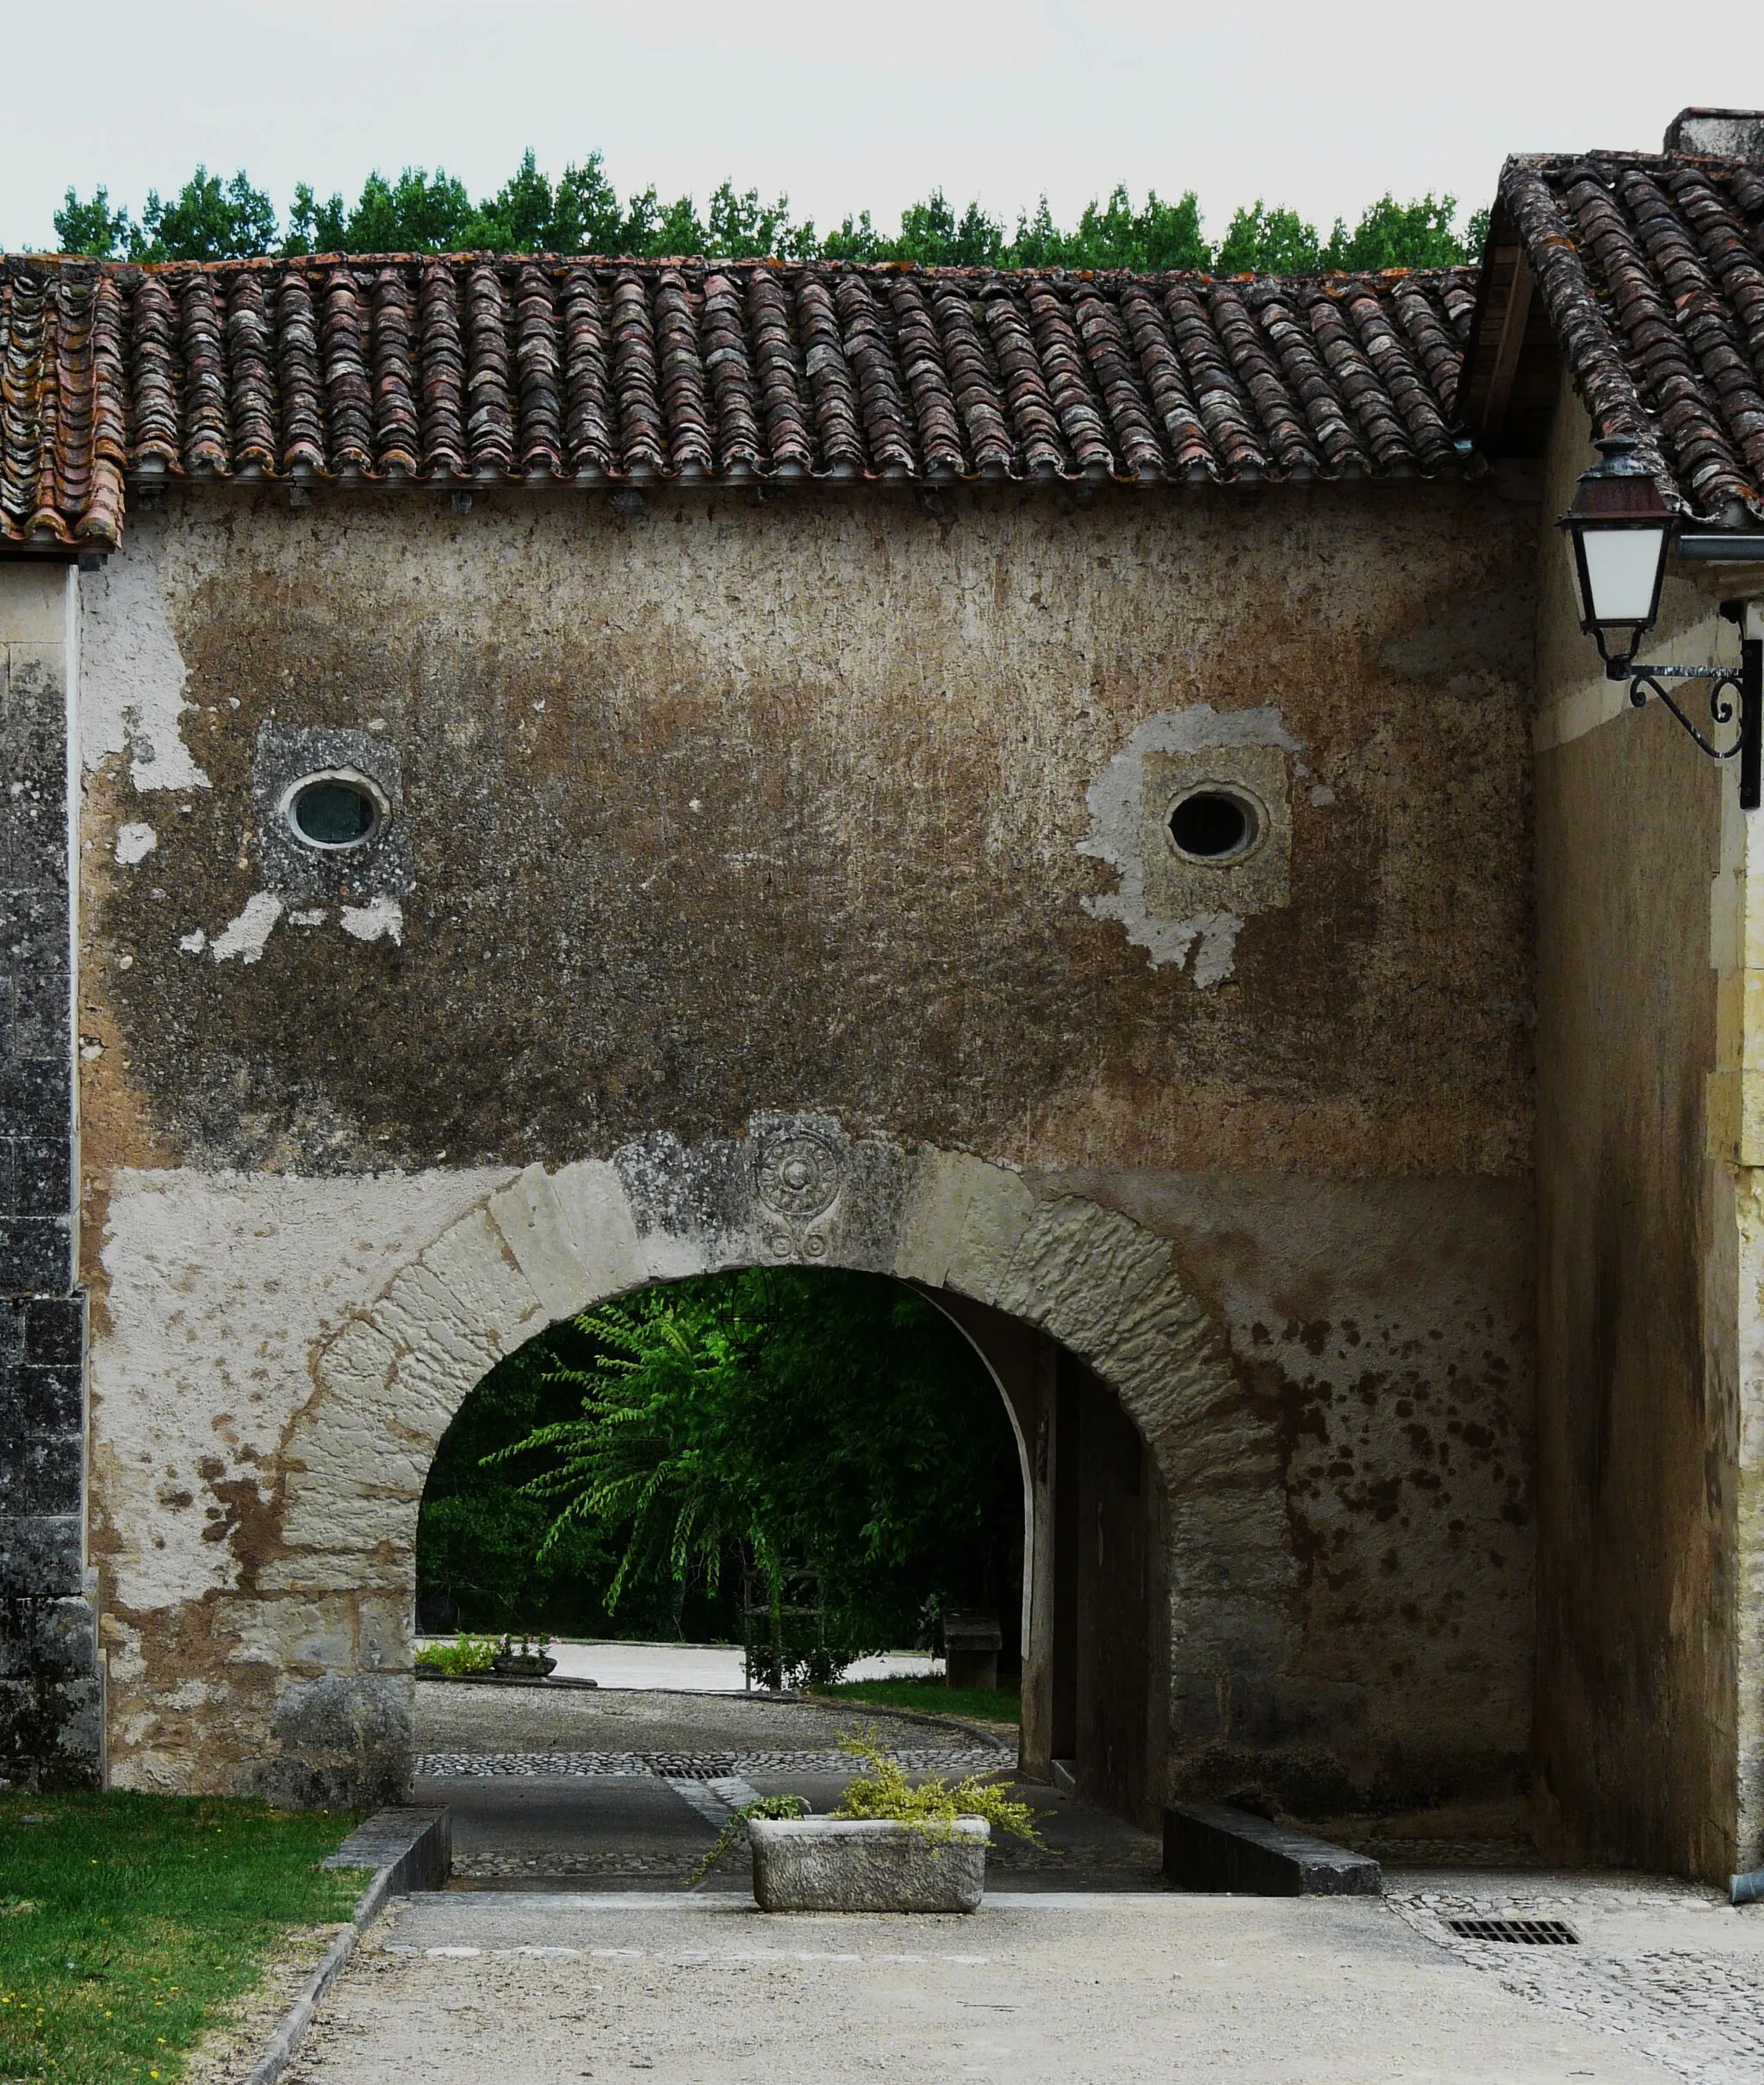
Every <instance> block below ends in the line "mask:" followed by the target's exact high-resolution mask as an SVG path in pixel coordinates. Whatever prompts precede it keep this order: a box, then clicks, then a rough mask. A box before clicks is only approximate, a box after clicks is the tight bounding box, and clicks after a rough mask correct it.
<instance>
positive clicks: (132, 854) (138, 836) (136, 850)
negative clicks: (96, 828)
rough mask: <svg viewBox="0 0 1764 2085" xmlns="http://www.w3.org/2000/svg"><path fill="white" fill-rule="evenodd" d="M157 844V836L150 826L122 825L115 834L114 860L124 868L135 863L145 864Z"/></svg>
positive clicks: (130, 866)
mask: <svg viewBox="0 0 1764 2085" xmlns="http://www.w3.org/2000/svg"><path fill="white" fill-rule="evenodd" d="M158 844H159V836H158V833H157V832H155V831H153V829H152V826H151V825H124V826H121V827H120V828H119V829H118V831H117V834H116V859H117V860H118V861H119V862H121V863H122V865H123V867H124V868H132V867H133V866H134V863H135V862H145V861H146V858H147V856H149V855H150V854H152V851H153V850H154V849H155V848H156V847H157V846H158Z"/></svg>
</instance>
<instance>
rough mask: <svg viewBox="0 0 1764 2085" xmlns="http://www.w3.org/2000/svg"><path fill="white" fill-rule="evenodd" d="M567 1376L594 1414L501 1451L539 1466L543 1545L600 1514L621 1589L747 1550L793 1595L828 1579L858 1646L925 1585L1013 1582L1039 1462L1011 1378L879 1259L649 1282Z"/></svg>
mask: <svg viewBox="0 0 1764 2085" xmlns="http://www.w3.org/2000/svg"><path fill="white" fill-rule="evenodd" d="M571 1330H572V1332H573V1334H574V1335H575V1337H574V1340H573V1341H572V1351H573V1352H574V1353H575V1354H577V1355H580V1354H582V1352H583V1351H584V1349H583V1346H582V1342H583V1341H587V1342H588V1343H589V1344H588V1347H587V1354H588V1357H589V1358H588V1359H587V1361H586V1364H584V1363H583V1362H581V1360H575V1361H569V1360H563V1359H562V1358H561V1357H560V1358H559V1359H558V1360H556V1362H555V1363H554V1365H553V1366H551V1367H550V1370H549V1371H548V1372H547V1374H546V1377H545V1381H546V1383H547V1385H548V1387H550V1389H552V1390H553V1391H556V1390H557V1389H560V1388H563V1387H568V1389H569V1390H571V1391H574V1392H575V1394H576V1395H577V1396H578V1397H580V1401H581V1403H580V1410H579V1412H578V1413H577V1414H576V1415H575V1416H572V1417H569V1418H566V1419H562V1420H552V1421H550V1422H546V1423H544V1424H542V1425H538V1426H536V1427H534V1428H531V1430H530V1431H528V1432H526V1433H525V1435H522V1437H521V1438H519V1439H518V1440H515V1441H510V1442H509V1443H508V1444H507V1445H506V1446H505V1447H502V1448H500V1450H497V1451H495V1452H494V1453H492V1455H490V1456H489V1457H488V1458H487V1460H488V1461H489V1462H491V1463H493V1464H495V1463H507V1462H509V1461H511V1460H515V1459H517V1458H519V1459H522V1460H523V1463H524V1466H525V1467H526V1468H528V1469H532V1468H533V1466H534V1464H535V1463H537V1465H538V1467H537V1471H536V1472H535V1473H534V1474H533V1475H531V1477H529V1478H527V1479H526V1481H525V1484H523V1485H522V1487H521V1489H522V1491H523V1492H524V1493H525V1496H527V1497H530V1498H532V1499H534V1500H537V1501H538V1502H540V1503H542V1505H543V1507H544V1509H546V1510H547V1511H548V1512H549V1514H550V1522H549V1525H548V1526H547V1528H546V1532H545V1534H544V1537H543V1541H542V1542H541V1544H540V1548H539V1556H540V1559H541V1560H542V1561H543V1559H546V1558H547V1557H548V1556H549V1555H550V1553H551V1552H552V1551H553V1550H554V1549H555V1548H556V1547H557V1546H558V1545H561V1544H564V1543H566V1542H568V1541H571V1540H579V1539H580V1538H581V1536H582V1535H583V1534H586V1533H587V1532H588V1531H590V1530H594V1531H597V1532H598V1534H599V1538H600V1540H602V1541H605V1542H607V1543H608V1545H609V1547H612V1548H613V1549H614V1550H615V1551H616V1554H617V1559H618V1560H617V1563H616V1565H615V1566H614V1569H613V1572H612V1579H611V1583H610V1584H609V1585H608V1586H607V1588H606V1593H605V1595H604V1597H605V1601H606V1608H607V1610H608V1612H609V1613H611V1612H612V1611H613V1610H615V1609H617V1608H618V1605H619V1603H620V1602H621V1601H622V1600H623V1599H624V1597H625V1596H626V1594H627V1593H628V1592H630V1591H632V1590H636V1589H638V1588H642V1587H653V1586H654V1585H655V1584H657V1583H658V1582H660V1583H672V1584H676V1585H677V1584H684V1583H685V1582H686V1580H687V1579H688V1578H690V1579H692V1580H693V1581H694V1582H695V1583H697V1584H699V1585H701V1586H703V1587H704V1588H705V1590H707V1591H710V1592H715V1591H716V1590H717V1587H718V1586H719V1584H722V1583H723V1581H724V1578H725V1576H726V1575H727V1574H728V1573H729V1572H730V1570H731V1569H732V1568H733V1567H734V1566H735V1565H736V1564H737V1563H740V1564H742V1565H746V1566H747V1567H748V1568H749V1569H750V1570H752V1571H753V1572H754V1573H755V1576H756V1577H757V1578H759V1580H760V1581H761V1584H763V1586H764V1587H765V1589H766V1590H767V1596H768V1598H769V1601H770V1603H771V1604H772V1605H773V1609H774V1610H775V1609H777V1608H778V1607H779V1606H780V1604H781V1603H783V1602H784V1600H785V1599H786V1582H787V1581H788V1580H789V1579H790V1578H792V1576H793V1575H794V1574H795V1573H796V1572H810V1573H812V1574H813V1576H814V1577H815V1578H816V1579H817V1581H818V1584H819V1589H820V1594H821V1598H822V1600H823V1603H824V1605H825V1608H826V1610H827V1621H828V1627H829V1633H830V1634H832V1636H833V1637H834V1639H835V1640H836V1641H837V1642H838V1643H839V1644H840V1645H841V1646H842V1647H844V1648H845V1649H848V1650H858V1649H862V1648H884V1647H885V1646H887V1645H888V1644H889V1643H890V1642H891V1641H898V1640H901V1638H902V1636H903V1633H904V1632H910V1625H911V1616H912V1615H913V1613H914V1611H915V1610H916V1607H917V1605H918V1603H919V1602H920V1601H921V1600H922V1598H923V1596H924V1595H925V1593H926V1592H927V1591H928V1590H930V1589H932V1588H933V1587H937V1588H939V1589H941V1590H947V1591H948V1592H949V1593H951V1594H952V1595H953V1596H957V1597H966V1598H970V1599H983V1600H984V1599H990V1600H991V1602H993V1603H997V1604H1000V1605H1004V1604H1007V1603H1009V1600H1010V1598H1011V1594H1012V1588H1013V1586H1014V1584H1015V1574H1016V1572H1017V1570H1018V1569H1019V1568H1020V1563H1019V1550H1020V1528H1021V1511H1022V1504H1021V1479H1020V1476H1019V1472H1018V1467H1017V1457H1016V1445H1015V1441H1014V1439H1013V1437H1012V1435H1011V1434H1010V1431H1009V1422H1008V1421H1007V1420H1006V1418H1005V1416H1004V1412H1003V1406H1002V1403H1001V1402H1000V1399H999V1397H998V1393H997V1390H996V1389H995V1388H994V1387H993V1385H992V1384H991V1381H990V1380H989V1379H987V1377H986V1375H985V1373H984V1370H983V1369H982V1368H981V1367H980V1366H979V1364H978V1361H977V1360H976V1359H975V1357H974V1355H973V1353H972V1349H971V1348H969V1347H968V1346H967V1344H966V1341H964V1340H963V1339H962V1337H961V1335H960V1334H959V1333H958V1332H957V1331H956V1330H955V1329H954V1327H953V1326H952V1325H951V1324H950V1323H949V1322H948V1321H947V1319H946V1318H945V1317H944V1316H942V1314H941V1312H939V1311H938V1310H935V1308H934V1307H933V1306H932V1305H931V1304H929V1303H927V1302H926V1301H925V1299H924V1298H922V1297H920V1296H918V1295H916V1293H914V1291H911V1290H910V1289H907V1288H905V1287H904V1286H902V1285H900V1284H899V1283H897V1282H893V1281H890V1280H887V1279H884V1278H883V1277H880V1276H877V1275H867V1274H856V1273H844V1272H830V1271H811V1270H806V1269H798V1268H763V1267H762V1268H755V1269H748V1270H743V1271H742V1272H739V1273H730V1274H724V1275H712V1276H705V1277H703V1278H701V1279H696V1280H693V1281H686V1282H680V1283H676V1284H674V1285H672V1286H670V1287H667V1288H660V1289H654V1290H649V1291H644V1292H643V1293H642V1294H640V1295H637V1296H633V1297H629V1298H621V1299H619V1300H618V1301H617V1302H614V1303H612V1304H606V1305H604V1306H603V1307H602V1308H600V1309H599V1310H591V1311H589V1312H587V1313H586V1314H585V1315H584V1316H581V1317H579V1318H577V1319H576V1320H575V1321H574V1323H573V1327H572V1328H571Z"/></svg>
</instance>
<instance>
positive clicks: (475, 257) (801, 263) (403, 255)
mask: <svg viewBox="0 0 1764 2085" xmlns="http://www.w3.org/2000/svg"><path fill="white" fill-rule="evenodd" d="M1509 164H1511V162H1509ZM468 263H469V264H471V265H480V266H481V265H488V266H492V267H499V268H500V267H507V268H518V267H525V266H528V265H533V264H538V263H543V265H546V266H549V267H568V268H603V269H610V268H630V269H635V270H637V271H638V272H640V273H643V274H653V273H655V272H656V271H660V270H662V269H668V268H674V269H691V270H694V271H700V272H703V273H705V274H710V273H712V272H715V271H719V270H726V269H730V268H753V269H764V270H765V271H767V273H769V274H773V275H780V276H783V275H790V274H794V273H803V272H809V271H815V272H820V271H824V272H826V273H828V274H846V275H873V276H880V277H894V276H924V277H931V278H935V279H941V280H946V281H951V282H962V281H993V280H997V281H1003V282H1014V281H1015V282H1027V281H1028V280H1030V279H1031V278H1036V279H1040V280H1045V281H1047V282H1067V283H1077V282H1102V283H1128V282H1132V283H1165V282H1189V283H1256V284H1258V285H1259V284H1263V283H1267V284H1271V285H1276V286H1277V285H1280V284H1285V283H1318V284H1330V283H1362V282H1364V283H1377V282H1388V283H1394V282H1397V281H1399V280H1401V279H1402V278H1404V277H1410V276H1413V277H1419V279H1420V280H1422V281H1424V282H1432V281H1437V282H1441V283H1444V282H1448V281H1457V282H1461V283H1466V284H1472V285H1473V284H1474V283H1475V279H1476V275H1477V266H1476V264H1475V262H1474V261H1460V262H1454V263H1452V264H1450V265H1446V266H1442V267H1438V268H1316V269H1312V270H1311V271H1308V272H1303V273H1296V274H1282V275H1269V274H1264V273H1260V272H1258V271H1256V270H1255V269H1245V270H1241V271H1221V270H1219V269H1214V268H1149V269H1136V268H1071V267H1067V266H1065V265H1064V264H1063V263H1062V264H1059V265H1052V264H1050V265H1047V266H1040V265H1022V266H1016V267H1009V268H1004V267H996V266H991V265H987V264H985V263H983V262H978V261H976V262H967V261H963V262H939V261H912V260H870V261H859V260H844V259H840V258H833V257H827V258H823V257H821V256H819V255H817V256H816V257H815V258H812V259H807V260H794V259H791V258H780V257H779V256H778V255H776V254H767V253H748V254H742V255H740V256H738V257H731V258H719V257H717V256H715V255H705V254H703V253H674V254H667V255H655V254H650V255H644V256H639V257H633V256H632V255H630V254H625V253H565V252H555V251H553V250H552V249H551V248H550V247H534V248H532V249H531V251H529V252H519V253H508V252H501V251H500V250H499V249H497V248H494V247H488V246H486V247H462V248H460V249H459V250H458V251H457V252H432V253H431V252H386V253H256V254H247V255H241V256H236V257H233V258H227V259H223V260H163V261H138V260H104V259H99V258H94V257H92V256H91V255H89V254H84V253H36V252H17V253H8V252H3V251H0V267H9V266H16V267H42V268H45V269H47V270H50V271H55V272H72V271H84V270H90V271H91V272H92V274H93V276H94V277H95V278H96V277H97V276H100V275H107V276H113V277H115V278H116V279H117V280H118V281H119V282H121V283H130V282H131V281H133V280H134V279H135V278H139V277H150V276H189V275H215V276H222V275H236V274H245V273H255V274H260V275H261V274H273V273H275V272H276V271H278V270H282V269H286V268H307V269H312V268H419V267H428V266H431V265H435V264H442V265H450V266H463V265H467V264H468Z"/></svg>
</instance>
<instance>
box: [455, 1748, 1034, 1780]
mask: <svg viewBox="0 0 1764 2085" xmlns="http://www.w3.org/2000/svg"><path fill="white" fill-rule="evenodd" d="M884 1749H885V1751H886V1752H887V1753H888V1755H889V1757H890V1758H892V1759H897V1760H898V1761H899V1763H900V1764H901V1765H902V1766H903V1767H904V1768H905V1769H906V1771H907V1772H909V1773H910V1774H941V1775H944V1776H947V1777H958V1778H959V1777H960V1776H961V1775H963V1774H988V1773H997V1772H999V1771H1003V1770H1008V1769H1009V1768H1010V1767H1012V1766H1014V1765H1015V1764H1016V1759H1015V1755H1014V1754H1013V1753H1012V1752H1009V1750H1007V1749H1006V1748H1005V1747H1004V1746H978V1745H974V1746H936V1745H922V1746H915V1745H891V1746H885V1747H884ZM658 1759H659V1760H660V1762H661V1764H659V1765H658V1764H655V1762H656V1761H657V1760H658ZM695 1770H696V1771H695ZM731 1770H732V1771H734V1772H735V1773H736V1774H738V1775H741V1776H742V1777H752V1776H753V1775H755V1774H767V1775H779V1774H844V1775H849V1774H851V1773H852V1772H853V1771H854V1762H853V1760H852V1758H851V1756H850V1754H849V1753H848V1752H838V1751H831V1752H736V1753H734V1754H733V1755H730V1754H727V1753H724V1754H719V1755H717V1756H715V1757H713V1758H707V1759H703V1760H699V1759H694V1758H691V1757H689V1756H687V1755H684V1754H682V1755H677V1756H668V1755H661V1754H655V1753H649V1752H421V1753H419V1755H418V1757H417V1762H416V1772H417V1777H418V1778H419V1780H420V1779H429V1778H433V1777H438V1776H443V1775H456V1774H457V1775H462V1776H464V1777H468V1778H470V1779H474V1780H479V1779H486V1778H490V1777H500V1776H507V1775H519V1774H572V1775H586V1776H591V1777H592V1776H605V1777H609V1778H617V1779H647V1778H649V1777H650V1776H652V1775H659V1777H661V1778H662V1779H663V1780H666V1781H669V1782H673V1781H676V1780H697V1781H706V1782H708V1781H711V1780H714V1779H717V1778H720V1777H723V1776H724V1775H726V1774H728V1773H729V1772H730V1771H731Z"/></svg>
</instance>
